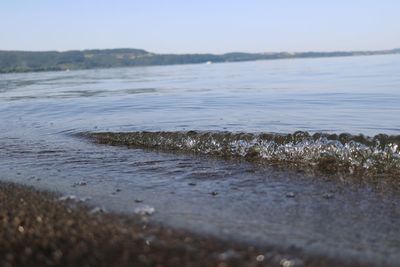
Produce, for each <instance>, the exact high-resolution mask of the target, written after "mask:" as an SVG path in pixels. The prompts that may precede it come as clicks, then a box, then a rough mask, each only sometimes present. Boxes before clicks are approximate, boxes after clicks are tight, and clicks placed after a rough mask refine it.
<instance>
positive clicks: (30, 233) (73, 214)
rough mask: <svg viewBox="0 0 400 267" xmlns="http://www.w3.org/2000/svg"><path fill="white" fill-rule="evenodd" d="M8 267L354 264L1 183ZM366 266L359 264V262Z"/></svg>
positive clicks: (0, 261) (0, 246) (2, 248)
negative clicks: (171, 226)
mask: <svg viewBox="0 0 400 267" xmlns="http://www.w3.org/2000/svg"><path fill="white" fill-rule="evenodd" d="M0 224H1V227H0V229H1V231H0V235H1V239H0V240H1V242H0V254H1V255H2V257H1V258H0V265H1V266H219V267H223V266H286V267H288V266H354V265H353V264H355V263H353V264H351V263H347V265H346V264H345V263H344V262H339V261H336V260H334V259H327V258H320V257H307V255H302V253H301V251H296V250H293V251H277V250H274V249H272V248H265V247H264V248H262V247H253V246H248V245H246V244H239V243H235V242H228V241H221V240H216V239H215V238H211V237H207V236H199V235H195V234H191V233H188V232H184V231H179V230H173V229H167V228H163V227H160V226H157V225H154V224H149V223H148V220H147V215H143V216H139V215H135V216H126V215H118V214H110V213H106V212H102V211H98V210H93V209H91V207H88V206H85V205H82V204H79V203H77V202H75V201H64V200H60V199H59V197H58V196H57V195H56V194H54V193H49V192H43V191H37V190H35V189H33V188H31V187H27V186H21V185H16V184H11V183H1V184H0ZM358 266H360V265H358Z"/></svg>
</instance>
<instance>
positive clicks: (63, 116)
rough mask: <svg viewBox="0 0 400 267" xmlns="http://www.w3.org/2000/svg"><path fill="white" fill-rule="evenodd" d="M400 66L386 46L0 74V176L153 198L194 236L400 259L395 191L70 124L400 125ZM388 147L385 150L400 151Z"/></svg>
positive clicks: (117, 203) (169, 219)
mask: <svg viewBox="0 0 400 267" xmlns="http://www.w3.org/2000/svg"><path fill="white" fill-rule="evenodd" d="M399 73H400V55H386V56H364V57H342V58H320V59H293V60H276V61H256V62H242V63H223V64H208V65H207V64H200V65H180V66H162V67H135V68H120V69H101V70H80V71H70V72H42V73H23V74H1V75H0V173H1V175H0V178H1V180H8V181H9V180H11V181H15V182H19V183H24V184H29V185H34V186H36V187H38V188H45V189H50V190H55V191H58V192H61V193H63V194H74V195H76V196H78V197H91V200H90V201H91V204H93V205H101V206H104V207H105V208H107V209H110V210H115V211H120V212H128V213H130V212H134V210H135V209H136V208H137V207H138V205H144V204H145V205H151V206H153V207H155V209H156V213H155V214H154V216H152V218H153V219H154V220H155V221H158V222H161V223H165V224H167V225H169V226H171V225H172V226H176V227H180V228H185V229H189V230H191V231H195V232H200V233H204V232H206V233H209V234H214V235H218V236H219V237H222V238H228V239H229V238H230V239H232V238H237V239H240V240H241V241H243V240H244V241H246V242H247V241H248V242H252V243H261V244H271V243H272V244H274V245H280V246H296V247H299V248H302V249H304V250H306V251H310V252H312V253H317V254H318V253H321V254H324V255H331V256H332V255H334V256H335V255H336V256H337V255H340V256H346V257H354V258H355V259H358V260H360V259H361V260H363V261H370V260H371V261H375V262H376V263H378V264H383V265H385V264H388V265H390V264H391V265H393V266H395V265H396V264H397V263H398V261H399V260H400V235H399V233H400V224H399V223H398V222H399V221H400V209H399V203H400V199H399V194H397V193H394V194H393V193H387V192H386V191H385V190H386V189H385V190H383V189H382V188H379V186H376V187H374V186H371V185H370V184H366V185H364V184H362V183H361V185H357V186H355V185H354V184H350V185H349V184H347V183H346V182H343V180H345V179H344V178H343V177H337V178H339V179H336V180H330V179H328V178H326V177H316V176H313V175H309V174H305V173H302V172H296V171H293V170H287V171H286V170H284V169H283V170H282V168H279V169H276V168H274V167H269V166H262V167H260V166H257V165H254V164H252V163H250V162H246V161H229V160H223V159H218V158H213V157H207V155H193V154H187V153H176V152H175V153H168V152H165V151H164V152H160V151H154V150H146V149H145V150H143V149H126V148H124V147H108V146H105V145H98V144H92V143H90V142H88V141H87V140H85V139H82V138H79V137H77V136H76V135H75V134H77V133H80V132H90V131H95V132H100V131H112V132H127V131H135V132H138V133H141V132H143V131H170V132H176V131H179V132H184V131H190V130H196V131H205V132H221V131H224V132H227V133H238V132H243V133H265V132H268V133H271V132H272V133H281V134H287V133H293V132H295V131H299V130H300V131H307V132H310V133H311V134H313V133H316V132H326V133H337V134H340V133H350V134H363V135H367V136H373V135H376V134H380V133H382V134H388V135H400V75H399ZM307 144H308V143H307ZM324 144H325V143H324ZM303 145H304V144H303ZM314 145H315V144H314ZM317 145H319V143H318V144H317ZM314 147H315V146H314ZM358 148H359V146H357V147H356V148H354V146H351V147H346V149H352V151H353V150H354V149H358ZM390 149H392V150H390V151H389V150H385V151H378V152H377V153H378V154H379V153H381V154H382V153H389V152H390V153H391V154H390V157H391V159H396V160H399V157H398V156H399V148H398V147H397V146H394V147H390ZM291 151H298V149H297V148H296V147H294V150H291ZM346 151H347V150H346ZM346 151H345V152H346ZM368 151H370V152H368V153H375V152H376V151H374V150H368ZM388 151H389V152H388ZM290 153H292V152H290ZM346 153H347V152H346ZM375 154H376V153H375ZM375 154H374V155H375ZM381 154H379V155H381ZM346 155H348V153H347V154H346ZM382 155H387V154H382ZM397 164H398V161H397ZM396 192H397V191H396ZM135 200H138V201H136V202H135ZM355 222H356V223H355ZM275 243H276V244H275ZM360 248H362V249H360Z"/></svg>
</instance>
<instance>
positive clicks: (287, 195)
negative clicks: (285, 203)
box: [286, 192, 296, 198]
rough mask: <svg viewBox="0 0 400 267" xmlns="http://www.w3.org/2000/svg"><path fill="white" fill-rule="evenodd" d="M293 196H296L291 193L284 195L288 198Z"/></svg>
mask: <svg viewBox="0 0 400 267" xmlns="http://www.w3.org/2000/svg"><path fill="white" fill-rule="evenodd" d="M295 196H296V195H295V193H293V192H289V193H287V194H286V197H290V198H292V197H295Z"/></svg>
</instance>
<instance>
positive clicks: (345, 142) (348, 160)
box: [83, 131, 400, 172]
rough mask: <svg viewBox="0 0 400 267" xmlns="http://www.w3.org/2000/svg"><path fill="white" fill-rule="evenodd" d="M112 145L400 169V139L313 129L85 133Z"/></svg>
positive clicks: (332, 166) (355, 167)
mask: <svg viewBox="0 0 400 267" xmlns="http://www.w3.org/2000/svg"><path fill="white" fill-rule="evenodd" d="M83 135H84V136H86V137H90V138H93V139H94V140H95V141H97V142H99V143H104V144H111V145H128V146H130V147H145V148H157V149H163V150H181V151H189V152H195V153H200V154H209V155H216V156H222V157H225V158H245V159H247V160H258V161H272V162H290V163H300V164H306V165H308V166H317V167H319V168H321V169H322V170H326V171H337V170H339V169H340V170H345V171H348V172H354V171H355V170H358V169H363V170H381V171H382V170H383V171H388V170H394V169H397V170H399V169H400V148H399V144H400V137H399V136H386V135H377V136H375V137H365V136H363V135H359V136H352V135H350V134H340V135H336V134H333V135H330V134H322V133H316V134H314V135H310V134H309V133H307V132H300V131H299V132H295V133H293V134H272V133H258V134H254V133H232V132H195V131H189V132H179V131H178V132H130V133H85V134H83Z"/></svg>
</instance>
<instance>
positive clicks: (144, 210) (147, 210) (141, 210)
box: [134, 205, 156, 216]
mask: <svg viewBox="0 0 400 267" xmlns="http://www.w3.org/2000/svg"><path fill="white" fill-rule="evenodd" d="M155 211H156V210H155V208H153V207H151V206H147V205H145V206H141V207H137V208H136V209H135V210H134V212H135V214H139V215H141V216H145V215H152V214H153V213H154V212H155Z"/></svg>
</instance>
